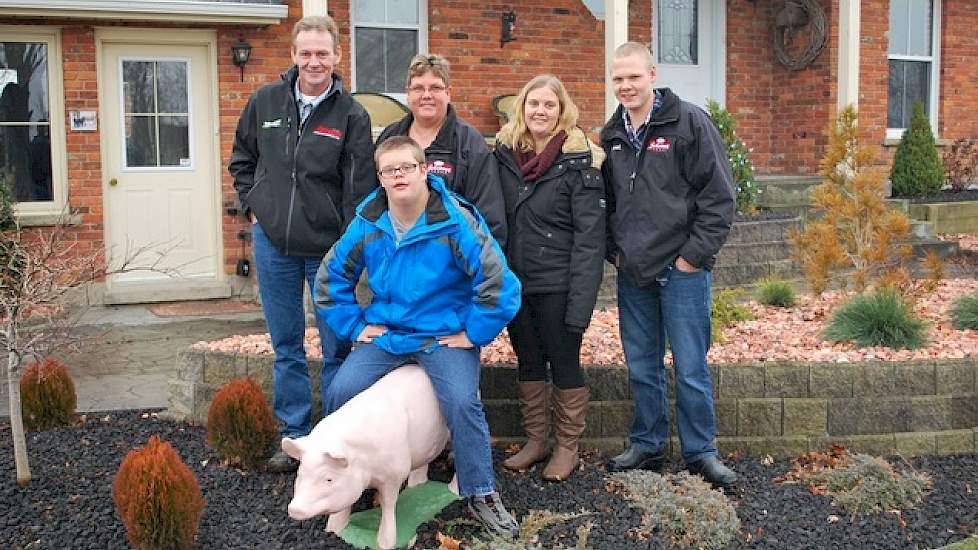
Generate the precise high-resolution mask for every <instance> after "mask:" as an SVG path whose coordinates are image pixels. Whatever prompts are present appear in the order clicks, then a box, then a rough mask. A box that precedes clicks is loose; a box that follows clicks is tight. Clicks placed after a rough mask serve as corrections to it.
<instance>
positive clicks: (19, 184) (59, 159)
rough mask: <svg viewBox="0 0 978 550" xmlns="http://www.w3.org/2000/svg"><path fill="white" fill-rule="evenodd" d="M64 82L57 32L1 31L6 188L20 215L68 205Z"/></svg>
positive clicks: (0, 135) (0, 151)
mask: <svg viewBox="0 0 978 550" xmlns="http://www.w3.org/2000/svg"><path fill="white" fill-rule="evenodd" d="M61 82H62V79H61V43H60V39H59V34H58V31H57V30H53V29H42V28H36V27H17V26H0V184H2V185H5V186H6V187H7V188H8V189H9V190H10V191H12V195H13V199H14V201H16V206H15V209H16V212H17V214H18V215H23V214H30V213H52V212H60V211H61V209H62V207H63V206H64V204H65V199H66V195H67V193H66V183H65V182H66V180H65V176H64V162H63V159H64V149H65V127H64V105H63V101H64V100H63V97H64V94H63V92H62V88H61Z"/></svg>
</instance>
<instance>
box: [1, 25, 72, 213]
mask: <svg viewBox="0 0 978 550" xmlns="http://www.w3.org/2000/svg"><path fill="white" fill-rule="evenodd" d="M0 35H2V38H0V41H2V42H34V43H43V44H46V45H47V50H48V59H47V62H48V128H49V130H48V132H49V133H48V135H49V136H50V140H51V194H52V197H53V199H52V200H50V201H34V202H21V203H17V204H16V205H14V214H15V215H16V216H17V219H18V221H19V222H20V223H21V224H22V225H42V224H47V223H49V222H51V221H53V220H57V219H59V216H61V215H62V214H64V213H65V205H66V204H67V202H68V178H67V173H68V163H67V158H66V149H67V147H68V144H67V142H68V133H67V131H66V129H65V92H64V76H63V69H64V66H63V64H62V63H63V62H62V56H61V29H60V28H58V27H49V26H40V25H0ZM0 124H2V125H4V126H19V125H20V124H13V123H0Z"/></svg>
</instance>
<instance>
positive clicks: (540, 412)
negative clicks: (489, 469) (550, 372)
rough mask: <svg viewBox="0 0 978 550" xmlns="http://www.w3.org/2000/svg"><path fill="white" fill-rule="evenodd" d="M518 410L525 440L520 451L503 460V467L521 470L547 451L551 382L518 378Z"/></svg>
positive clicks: (542, 456)
mask: <svg viewBox="0 0 978 550" xmlns="http://www.w3.org/2000/svg"><path fill="white" fill-rule="evenodd" d="M519 392H520V413H522V415H523V431H525V432H526V438H527V439H526V444H525V445H523V448H522V449H520V452H518V453H516V454H515V455H513V456H511V457H509V458H507V459H506V460H504V461H503V468H506V469H507V470H516V471H517V472H522V471H524V470H528V469H529V468H530V467H531V466H533V465H534V464H536V463H537V462H540V461H541V460H544V459H545V458H547V457H548V456H549V455H550V452H549V451H548V450H547V438H548V437H549V435H550V434H549V432H550V384H548V383H547V382H520V385H519Z"/></svg>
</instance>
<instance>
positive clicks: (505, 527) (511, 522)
mask: <svg viewBox="0 0 978 550" xmlns="http://www.w3.org/2000/svg"><path fill="white" fill-rule="evenodd" d="M469 512H470V513H471V514H472V515H473V516H474V517H475V519H477V520H479V522H480V523H482V525H484V526H485V527H486V529H488V530H490V531H492V532H495V533H497V534H499V535H502V536H504V537H516V536H517V535H519V534H520V525H519V523H517V522H516V518H514V517H513V516H512V515H511V514H510V513H509V512H507V511H506V507H505V506H503V501H502V500H500V498H499V493H497V492H495V491H494V492H492V493H490V494H488V495H484V496H471V497H469Z"/></svg>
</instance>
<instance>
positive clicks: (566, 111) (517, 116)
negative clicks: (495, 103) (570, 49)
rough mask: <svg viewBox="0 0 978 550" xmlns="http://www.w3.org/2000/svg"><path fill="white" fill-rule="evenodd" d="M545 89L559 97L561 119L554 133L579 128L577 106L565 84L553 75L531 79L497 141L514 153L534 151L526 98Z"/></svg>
mask: <svg viewBox="0 0 978 550" xmlns="http://www.w3.org/2000/svg"><path fill="white" fill-rule="evenodd" d="M543 87H547V88H550V91H552V92H553V93H554V95H556V96H557V102H558V103H559V104H560V118H559V119H557V126H556V127H554V133H555V134H556V133H557V132H560V131H561V130H563V131H565V132H566V131H568V130H570V129H571V128H573V127H575V126H577V117H578V110H577V105H575V104H574V101H573V100H572V99H571V97H570V94H568V93H567V88H565V87H564V83H563V82H561V81H560V79H559V78H557V77H556V76H554V75H552V74H541V75H537V76H535V77H533V78H532V79H530V81H529V82H527V83H526V85H525V86H523V89H522V90H520V93H519V95H517V96H516V100H515V101H513V107H512V109H513V110H512V112H511V113H509V121H508V122H506V125H505V126H503V127H502V128H501V129H500V130H499V133H498V134H497V139H498V141H499V142H500V143H503V144H504V145H506V146H507V147H509V148H510V149H512V150H514V151H524V152H526V151H532V150H533V136H532V135H531V134H530V130H529V128H527V127H526V114H525V113H524V107H525V106H526V96H528V95H530V92H532V91H533V90H536V89H538V88H543Z"/></svg>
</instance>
